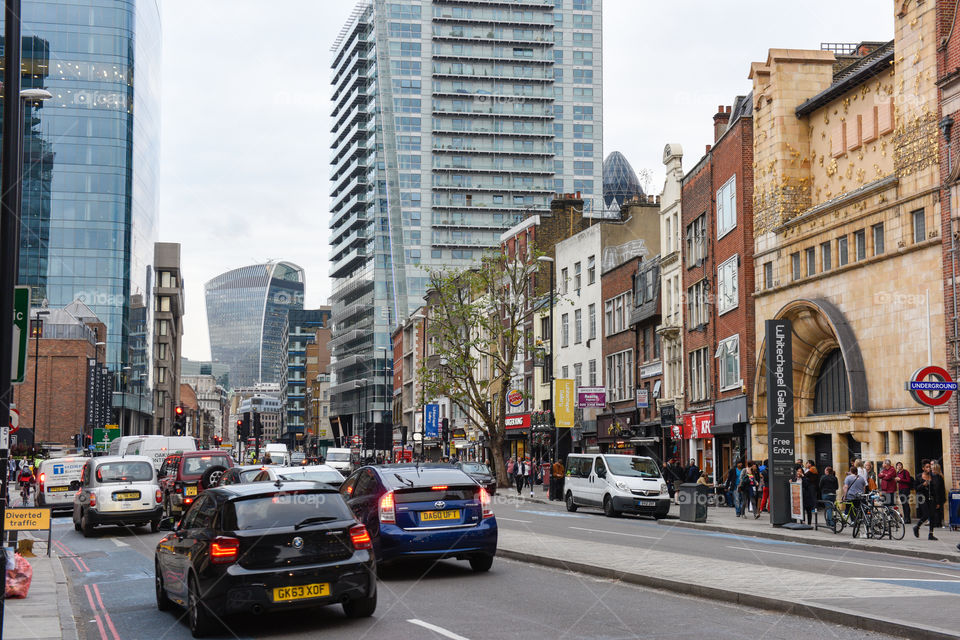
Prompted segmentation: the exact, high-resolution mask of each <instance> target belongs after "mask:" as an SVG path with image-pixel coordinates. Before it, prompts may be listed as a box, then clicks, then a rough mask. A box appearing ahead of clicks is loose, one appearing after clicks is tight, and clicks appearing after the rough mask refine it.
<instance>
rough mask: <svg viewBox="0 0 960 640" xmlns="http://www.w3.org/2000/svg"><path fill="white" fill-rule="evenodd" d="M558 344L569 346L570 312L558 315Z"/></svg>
mask: <svg viewBox="0 0 960 640" xmlns="http://www.w3.org/2000/svg"><path fill="white" fill-rule="evenodd" d="M560 346H561V347H567V346H570V314H569V313H565V314H563V315H562V316H560Z"/></svg>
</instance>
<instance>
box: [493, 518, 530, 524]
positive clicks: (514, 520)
mask: <svg viewBox="0 0 960 640" xmlns="http://www.w3.org/2000/svg"><path fill="white" fill-rule="evenodd" d="M497 520H498V521H499V520H506V521H507V522H522V523H524V524H530V523H531V522H533V520H517V519H516V518H504V517H503V516H497Z"/></svg>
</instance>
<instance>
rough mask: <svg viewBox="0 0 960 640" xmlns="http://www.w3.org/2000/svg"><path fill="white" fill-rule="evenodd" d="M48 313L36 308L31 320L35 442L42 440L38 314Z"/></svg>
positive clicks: (41, 326)
mask: <svg viewBox="0 0 960 640" xmlns="http://www.w3.org/2000/svg"><path fill="white" fill-rule="evenodd" d="M43 302H44V303H46V302H47V300H46V298H44V300H43ZM48 315H50V311H49V310H48V309H37V314H36V319H35V320H34V321H33V323H34V324H33V337H34V339H33V344H34V347H33V437H34V438H35V439H36V443H37V444H39V443H40V442H42V440H41V439H40V438H38V437H37V380H38V378H39V377H40V334H41V333H43V325H42V324H41V321H40V316H48ZM48 411H49V410H48ZM48 417H49V413H48Z"/></svg>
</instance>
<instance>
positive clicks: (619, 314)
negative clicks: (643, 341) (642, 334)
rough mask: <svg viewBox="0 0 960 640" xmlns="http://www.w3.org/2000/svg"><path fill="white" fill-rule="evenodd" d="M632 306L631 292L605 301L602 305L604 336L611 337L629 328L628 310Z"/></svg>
mask: <svg viewBox="0 0 960 640" xmlns="http://www.w3.org/2000/svg"><path fill="white" fill-rule="evenodd" d="M632 306H633V291H627V292H626V293H621V294H620V295H619V296H617V297H615V298H611V299H609V300H607V301H606V303H605V305H604V316H605V319H606V326H605V327H604V335H608V336H609V335H613V334H614V333H619V332H621V331H623V330H625V329H628V328H629V325H630V309H631V307H632Z"/></svg>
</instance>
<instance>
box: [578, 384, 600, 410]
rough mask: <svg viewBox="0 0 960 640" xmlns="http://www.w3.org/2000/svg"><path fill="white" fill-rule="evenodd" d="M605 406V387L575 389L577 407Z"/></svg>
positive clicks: (593, 407) (594, 407)
mask: <svg viewBox="0 0 960 640" xmlns="http://www.w3.org/2000/svg"><path fill="white" fill-rule="evenodd" d="M605 406H607V389H606V387H580V388H579V389H577V409H603V408H604V407H605Z"/></svg>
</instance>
